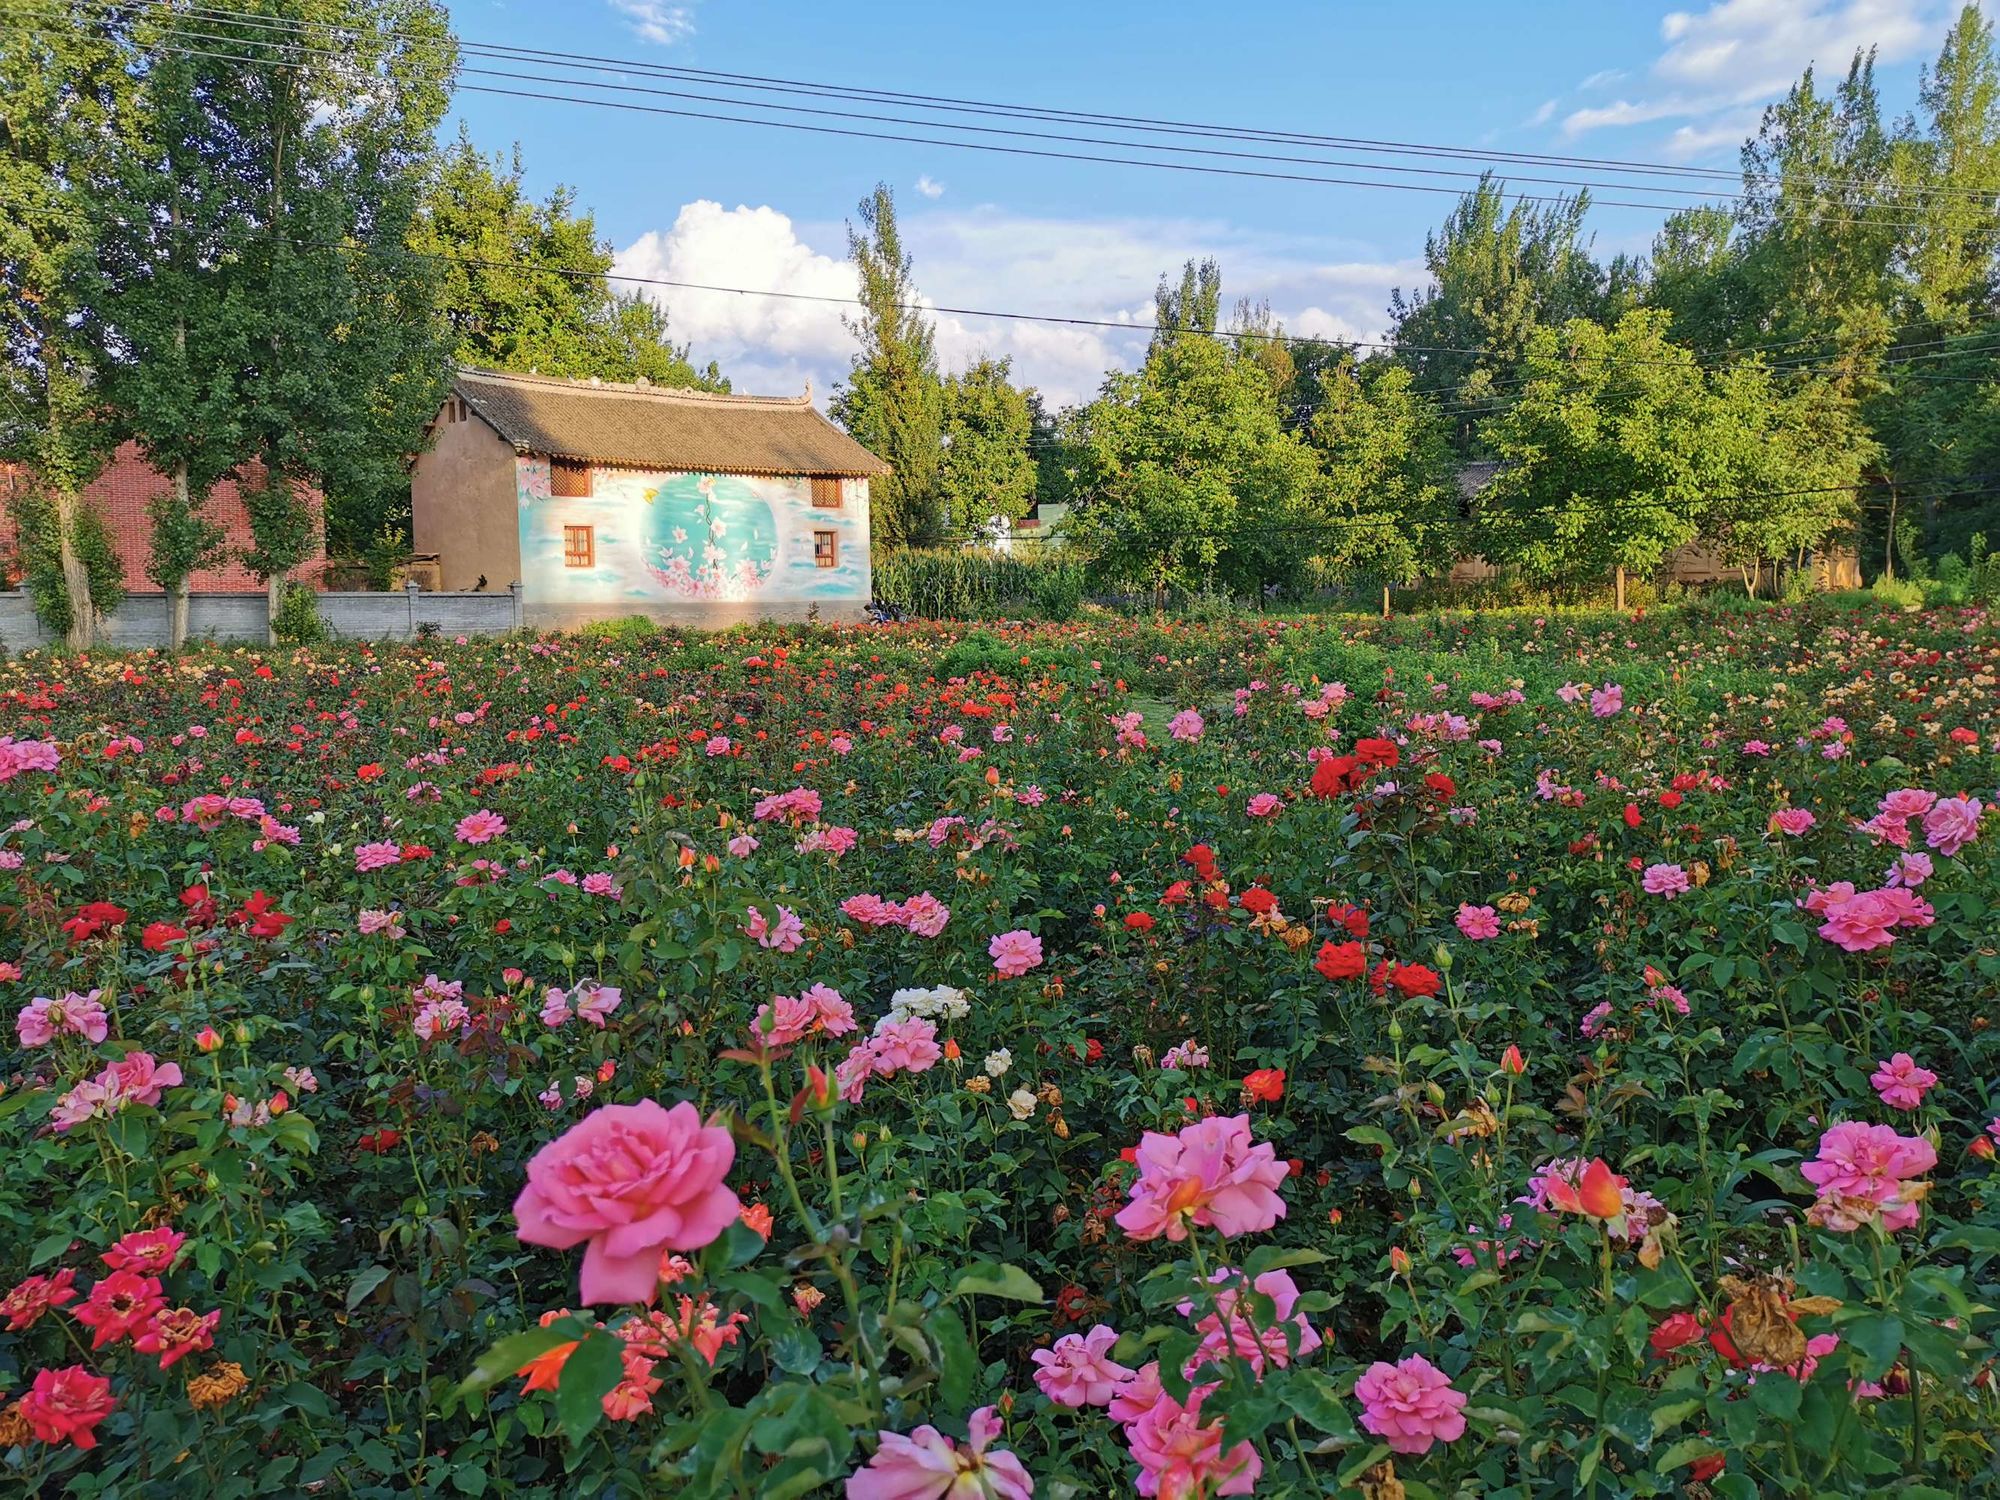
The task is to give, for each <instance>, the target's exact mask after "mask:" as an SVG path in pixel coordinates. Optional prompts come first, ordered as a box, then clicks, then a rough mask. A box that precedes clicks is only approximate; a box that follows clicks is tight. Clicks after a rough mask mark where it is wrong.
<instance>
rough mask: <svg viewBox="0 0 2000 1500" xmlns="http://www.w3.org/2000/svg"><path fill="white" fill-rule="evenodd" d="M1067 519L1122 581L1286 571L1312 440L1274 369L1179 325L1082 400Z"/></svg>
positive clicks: (1305, 534) (1246, 580)
mask: <svg viewBox="0 0 2000 1500" xmlns="http://www.w3.org/2000/svg"><path fill="white" fill-rule="evenodd" d="M1067 438H1068V441H1069V444H1070V447H1071V451H1072V453H1073V459H1072V463H1073V466H1074V469H1075V491H1074V493H1075V501H1074V508H1073V509H1072V510H1071V512H1070V516H1069V519H1068V521H1067V522H1066V523H1065V524H1066V526H1067V528H1068V531H1069V534H1070V535H1071V536H1072V537H1073V538H1074V539H1075V541H1076V543H1077V545H1078V546H1079V547H1080V548H1081V549H1082V550H1083V551H1084V552H1085V553H1086V554H1087V555H1088V556H1090V557H1091V559H1092V561H1093V565H1094V567H1095V569H1096V571H1097V573H1098V575H1099V577H1100V578H1101V579H1103V580H1104V581H1105V582H1107V583H1109V584H1112V585H1114V586H1133V585H1138V586H1143V587H1146V588H1149V589H1151V590H1153V591H1154V592H1155V594H1156V595H1157V594H1159V593H1160V592H1162V591H1164V590H1165V589H1167V588H1170V587H1178V588H1196V587H1208V586H1211V585H1220V586H1221V587H1224V588H1226V589H1230V590H1233V591H1235V592H1239V593H1247V592H1252V591H1255V590H1259V589H1262V588H1264V587H1267V586H1271V585H1274V584H1279V583H1282V582H1284V581H1286V580H1287V579H1289V578H1290V577H1292V576H1293V575H1294V573H1295V570H1296V568H1297V566H1298V564H1299V562H1300V560H1301V559H1302V558H1303V557H1304V556H1305V555H1307V554H1308V553H1309V552H1310V550H1311V532H1310V526H1311V523H1312V522H1313V520H1314V509H1315V504H1314V502H1315V498H1316V494H1317V490H1318V487H1319V483H1320V475H1319V469H1318V465H1317V463H1316V461H1315V459H1314V455H1313V452H1312V450H1311V448H1309V447H1308V446H1307V445H1306V444H1305V443H1304V442H1303V441H1301V440H1300V439H1299V438H1298V437H1297V436H1296V435H1295V434H1293V433H1290V432H1287V431H1285V430H1284V428H1283V427H1282V426H1281V425H1280V423H1279V420H1278V406H1277V401H1276V398H1275V396H1274V393H1273V392H1272V390H1271V383H1270V379H1269V376H1268V373H1267V372H1266V370H1265V369H1264V367H1263V366H1261V365H1259V364H1258V363H1257V362H1256V361H1255V360H1252V359H1242V358H1238V357H1237V356H1236V355H1235V354H1233V353H1232V352H1231V351H1230V350H1229V349H1228V348H1227V347H1226V346H1225V344H1224V343H1223V341H1221V340H1219V339H1215V338H1211V337H1207V336H1205V335H1203V334H1200V333H1193V332H1183V333H1181V334H1179V335H1177V336H1176V337H1173V338H1170V339H1166V340H1164V341H1160V342H1158V343H1156V344H1155V346H1154V348H1153V351H1152V353H1151V354H1150V355H1148V356H1147V359H1146V363H1145V364H1144V366H1143V367H1141V368H1140V369H1139V370H1138V371H1136V372H1134V373H1130V374H1125V373H1119V374H1114V375H1112V376H1110V377H1109V378H1108V379H1107V380H1106V381H1105V384H1104V390H1103V393H1102V394H1101V395H1100V396H1099V397H1098V399H1097V400H1095V401H1093V402H1091V403H1090V405H1088V406H1087V407H1084V408H1082V409H1081V410H1079V411H1078V412H1076V413H1074V414H1073V416H1072V420H1071V422H1070V424H1069V431H1068V433H1067Z"/></svg>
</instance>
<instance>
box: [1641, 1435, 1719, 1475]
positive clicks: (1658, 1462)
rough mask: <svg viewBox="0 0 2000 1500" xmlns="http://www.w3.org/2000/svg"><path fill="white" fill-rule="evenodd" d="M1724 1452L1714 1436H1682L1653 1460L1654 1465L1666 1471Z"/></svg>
mask: <svg viewBox="0 0 2000 1500" xmlns="http://www.w3.org/2000/svg"><path fill="white" fill-rule="evenodd" d="M1720 1452H1722V1446H1721V1444H1719V1443H1717V1442H1716V1441H1715V1439H1713V1438H1705V1437H1691V1438H1682V1439H1681V1440H1680V1441H1679V1442H1678V1443H1675V1444H1674V1445H1673V1447H1671V1448H1669V1449H1667V1451H1666V1452H1664V1453H1662V1454H1661V1455H1660V1456H1659V1457H1658V1458H1657V1459H1655V1460H1654V1461H1653V1467H1654V1468H1656V1469H1659V1470H1661V1471H1662V1472H1665V1471H1667V1470H1669V1469H1678V1468H1680V1467H1681V1466H1682V1465H1683V1464H1691V1463H1693V1462H1694V1461H1695V1460H1696V1459H1698V1458H1713V1457H1715V1455H1716V1454H1718V1453H1720Z"/></svg>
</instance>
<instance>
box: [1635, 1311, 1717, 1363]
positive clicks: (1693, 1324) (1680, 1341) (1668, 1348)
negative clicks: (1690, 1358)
mask: <svg viewBox="0 0 2000 1500" xmlns="http://www.w3.org/2000/svg"><path fill="white" fill-rule="evenodd" d="M1704 1332H1705V1330H1704V1329H1703V1328H1702V1326H1701V1319H1700V1318H1697V1317H1696V1316H1695V1315H1694V1314H1693V1313H1691V1312H1677V1313H1669V1314H1668V1315H1667V1316H1666V1317H1664V1318H1662V1319H1660V1322H1659V1326H1658V1327H1656V1328H1655V1329H1654V1330H1653V1336H1652V1337H1651V1338H1649V1339H1647V1340H1646V1347H1647V1348H1649V1349H1651V1350H1652V1351H1653V1355H1654V1357H1655V1358H1657V1359H1665V1358H1666V1357H1667V1356H1668V1355H1669V1354H1672V1353H1673V1352H1674V1350H1676V1349H1682V1348H1685V1347H1686V1346H1687V1345H1689V1344H1693V1343H1698V1342H1700V1340H1701V1337H1702V1335H1703V1333H1704Z"/></svg>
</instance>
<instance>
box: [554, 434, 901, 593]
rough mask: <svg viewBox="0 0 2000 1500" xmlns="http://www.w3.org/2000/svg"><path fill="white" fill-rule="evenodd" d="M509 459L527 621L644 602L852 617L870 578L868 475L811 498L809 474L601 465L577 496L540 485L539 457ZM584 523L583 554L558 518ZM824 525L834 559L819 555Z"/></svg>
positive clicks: (568, 523) (566, 524) (568, 524)
mask: <svg viewBox="0 0 2000 1500" xmlns="http://www.w3.org/2000/svg"><path fill="white" fill-rule="evenodd" d="M516 470H517V491H518V493H517V497H516V499H517V508H518V514H519V521H520V558H521V582H522V591H523V595H524V598H525V609H526V614H527V618H528V620H529V622H530V623H531V624H538V625H539V624H550V625H553V624H557V623H563V624H572V623H578V622H580V621H582V620H588V619H602V618H605V617H607V616H616V615H621V614H645V615H650V616H652V617H653V618H655V619H661V620H672V621H675V622H678V623H685V624H690V625H706V624H721V623H728V622H729V621H731V620H734V619H738V618H742V619H756V618H765V619H803V618H805V616H806V615H807V613H808V611H810V610H812V609H813V608H814V607H817V609H818V611H819V613H820V615H821V617H823V618H828V619H835V618H839V619H851V618H855V617H856V616H858V615H859V614H860V612H861V610H862V608H863V606H865V605H866V603H867V602H868V598H869V593H870V590H871V588H872V579H871V577H870V572H869V561H868V481H867V480H865V479H844V480H842V481H840V485H841V503H840V504H839V505H838V506H837V507H835V506H816V505H814V504H813V503H812V488H811V483H810V481H808V480H806V479H803V478H768V477H761V476H752V475H742V474H682V473H667V472H659V471H652V470H641V469H619V468H606V467H599V468H596V469H593V470H592V471H591V493H590V495H588V496H585V497H572V496H561V497H555V496H552V495H551V494H550V481H549V466H548V462H547V460H545V459H539V458H522V459H520V460H519V461H518V463H517V465H516ZM572 526H587V527H589V528H590V538H589V544H590V551H591V558H592V560H591V563H590V565H589V566H572V565H571V564H570V562H569V561H568V548H567V541H566V535H565V528H566V527H572ZM816 532H828V533H831V534H832V537H833V542H834V548H835V552H834V565H833V566H831V567H821V566H819V565H818V562H817V561H816V558H815V551H814V546H815V543H814V533H816Z"/></svg>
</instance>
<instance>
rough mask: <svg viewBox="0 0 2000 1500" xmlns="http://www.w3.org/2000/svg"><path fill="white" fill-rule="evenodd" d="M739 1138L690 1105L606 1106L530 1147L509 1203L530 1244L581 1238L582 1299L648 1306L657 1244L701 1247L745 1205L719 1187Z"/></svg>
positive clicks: (559, 1244)
mask: <svg viewBox="0 0 2000 1500" xmlns="http://www.w3.org/2000/svg"><path fill="white" fill-rule="evenodd" d="M735 1160H736V1143H735V1142H734V1141H732V1140H731V1139H730V1138H729V1132H728V1131H727V1130H725V1129H723V1128H722V1127H721V1126H719V1125H704V1124H703V1123H702V1119H701V1115H700V1114H699V1113H698V1112H697V1111H696V1109H695V1107H694V1106H693V1105H692V1104H688V1103H685V1102H683V1103H680V1104H676V1105H675V1106H674V1107H673V1108H672V1109H663V1108H662V1107H661V1106H660V1105H658V1104H657V1103H655V1102H654V1101H653V1100H651V1099H642V1100H640V1101H639V1102H638V1103H637V1104H607V1105H605V1106H603V1107H602V1108H600V1109H596V1110H593V1111H592V1112H591V1113H590V1114H588V1115H586V1116H585V1117H584V1118H583V1119H582V1120H580V1121H578V1122H577V1123H576V1124H575V1125H573V1126H572V1127H571V1128H570V1129H569V1130H567V1131H566V1132H564V1133H563V1134H562V1135H560V1136H558V1137H557V1138H556V1139H555V1140H553V1141H550V1142H549V1143H548V1144H547V1145H546V1146H544V1147H542V1149H541V1150H539V1151H537V1152H536V1153H535V1154H534V1156H533V1157H532V1158H531V1159H530V1160H529V1162H528V1185H527V1186H526V1187H525V1188H523V1189H522V1190H521V1195H520V1196H519V1197H518V1198H516V1199H515V1200H514V1218H515V1221H516V1223H517V1225H518V1226H519V1227H518V1228H517V1230H516V1231H515V1232H516V1233H517V1234H518V1235H519V1237H520V1238H521V1239H522V1240H523V1241H524V1242H525V1243H527V1244H530V1245H546V1246H548V1247H549V1248H551V1249H555V1250H567V1249H569V1248H570V1247H572V1246H574V1245H577V1244H580V1243H582V1242H584V1241H588V1242H589V1248H588V1249H586V1250H585V1251H584V1256H583V1276H582V1296H583V1300H584V1301H585V1302H648V1303H650V1302H651V1301H652V1300H653V1298H654V1296H655V1295H656V1294H657V1292H658V1290H659V1271H660V1254H661V1252H662V1251H663V1250H699V1249H701V1248H702V1246H704V1245H706V1244H708V1243H709V1242H710V1241H712V1240H713V1239H715V1238H716V1236H718V1235H720V1234H721V1233H722V1232H723V1231H724V1230H725V1229H727V1228H728V1227H729V1226H730V1225H731V1224H732V1223H734V1222H735V1221H736V1216H737V1214H738V1213H739V1212H740V1211H741V1209H742V1204H741V1203H740V1202H738V1200H737V1197H736V1194H735V1193H733V1192H731V1191H730V1190H729V1188H728V1187H727V1186H726V1185H725V1184H724V1182H723V1179H724V1178H725V1177H726V1176H728V1174H729V1168H730V1165H731V1164H732V1163H733V1162H734V1161H735Z"/></svg>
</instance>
